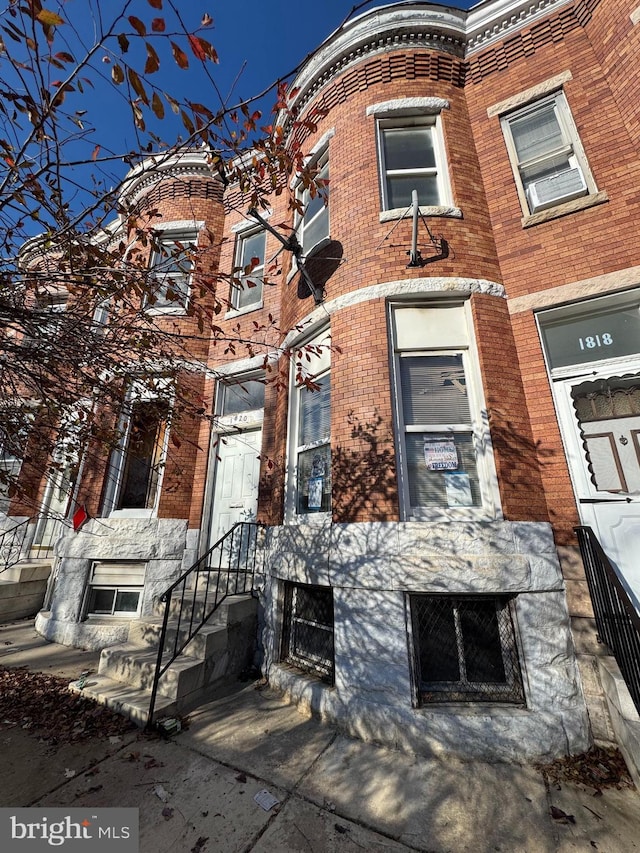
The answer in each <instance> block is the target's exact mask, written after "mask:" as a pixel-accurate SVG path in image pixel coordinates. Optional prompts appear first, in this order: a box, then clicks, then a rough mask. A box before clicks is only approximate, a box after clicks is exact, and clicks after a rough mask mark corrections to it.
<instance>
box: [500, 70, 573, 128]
mask: <svg viewBox="0 0 640 853" xmlns="http://www.w3.org/2000/svg"><path fill="white" fill-rule="evenodd" d="M572 79H573V74H572V73H571V71H568V70H567V71H562V72H561V73H560V74H556V75H555V77H549V79H548V80H543V82H542V83H538V84H537V85H536V86H531V88H529V89H525V90H524V91H523V92H518V94H517V95H512V96H511V97H510V98H506V99H505V100H504V101H499V102H498V103H497V104H493V106H491V107H487V115H488V116H489V118H493V117H494V116H499V115H502V113H506V112H510V111H511V110H516V109H518V107H524V106H525V105H526V104H529V103H531V102H532V101H537V100H538V99H539V98H543V97H544V96H545V95H550V94H551V92H554V91H555V90H556V89H561V88H562V87H563V86H564V84H565V83H567V82H568V81H569V80H572Z"/></svg>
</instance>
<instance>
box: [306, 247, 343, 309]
mask: <svg viewBox="0 0 640 853" xmlns="http://www.w3.org/2000/svg"><path fill="white" fill-rule="evenodd" d="M343 254H344V249H343V247H342V243H340V242H339V241H338V240H330V239H329V238H328V237H327V238H325V239H324V240H321V241H320V242H319V243H317V244H316V245H315V246H314V247H313V248H312V249H311V251H310V252H308V254H306V255H302V256H300V258H298V259H297V260H298V269H299V270H300V278H299V279H298V298H299V299H306V298H307V297H308V296H313V298H314V300H315V302H316V305H317V304H319V303H320V302H321V301H322V299H323V296H324V290H325V286H326V284H327V282H328V281H329V279H330V278H331V276H332V275H333V274H334V272H335V271H336V270H337V269H338V267H339V266H340V264H341V263H342V261H343Z"/></svg>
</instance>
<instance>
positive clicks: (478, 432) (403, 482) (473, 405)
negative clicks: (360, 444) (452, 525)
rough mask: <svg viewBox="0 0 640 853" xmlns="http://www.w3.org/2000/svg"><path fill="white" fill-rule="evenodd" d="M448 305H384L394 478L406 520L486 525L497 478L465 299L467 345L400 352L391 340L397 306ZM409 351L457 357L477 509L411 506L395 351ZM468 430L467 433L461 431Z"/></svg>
mask: <svg viewBox="0 0 640 853" xmlns="http://www.w3.org/2000/svg"><path fill="white" fill-rule="evenodd" d="M451 304H452V303H451V302H449V303H446V302H442V301H438V302H435V301H434V302H421V303H417V304H416V303H414V302H390V303H389V305H388V311H389V315H388V329H389V337H390V353H391V354H392V377H393V407H394V420H395V429H396V453H397V460H398V461H397V475H398V487H399V497H400V515H401V518H402V519H403V520H405V521H486V520H492V521H495V520H500V519H501V518H502V509H501V501H500V490H499V487H498V477H497V474H496V467H495V460H494V455H493V447H492V444H491V433H490V431H489V418H488V414H487V406H486V402H485V399H484V392H483V390H482V380H481V376H480V362H479V354H478V350H477V346H476V342H475V336H474V334H473V318H472V316H471V306H470V303H469V300H466V301H465V302H464V316H465V320H466V326H467V329H466V331H467V335H468V342H467V344H466V345H458V344H457V345H455V346H452V347H450V348H448V347H442V346H438V347H434V348H431V349H430V348H429V346H428V342H427V341H425V346H422V347H419V348H410V349H409V348H408V349H402V350H400V349H399V348H398V346H397V344H396V341H395V339H394V338H395V333H394V322H393V314H394V311H395V310H396V309H397V308H406V307H409V306H411V307H415V308H438V307H447V305H451ZM408 352H413V353H415V354H428V355H455V354H458V353H462V356H463V365H464V370H465V378H466V380H467V395H468V400H469V409H470V412H471V435H472V441H473V447H474V450H475V458H476V470H477V473H478V484H479V488H480V498H481V504H480V506H471V507H444V506H442V507H420V508H413V509H412V507H411V503H410V499H409V479H408V469H407V453H406V448H405V434H406V432H407V430H406V429H405V424H404V419H403V416H402V390H401V384H400V371H399V359H400V353H408ZM432 429H433V430H434V431H436V432H437V425H430V426H429V430H430V431H431V430H432ZM465 431H467V432H468V431H469V430H465Z"/></svg>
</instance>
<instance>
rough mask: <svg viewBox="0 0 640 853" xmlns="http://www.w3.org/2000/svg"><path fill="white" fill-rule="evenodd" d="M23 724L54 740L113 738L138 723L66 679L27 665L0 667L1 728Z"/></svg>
mask: <svg viewBox="0 0 640 853" xmlns="http://www.w3.org/2000/svg"><path fill="white" fill-rule="evenodd" d="M10 726H20V727H21V728H23V729H27V730H29V731H30V732H31V733H33V734H35V735H37V736H38V737H41V738H43V739H44V740H47V741H50V742H51V743H72V742H75V741H81V740H85V739H87V738H92V737H101V738H102V737H114V736H117V735H120V734H123V733H125V732H129V731H133V730H135V728H136V727H135V725H134V724H133V723H132V722H131V721H130V720H127V719H125V718H124V717H121V716H120V715H119V714H116V713H114V712H113V711H111V710H109V709H108V708H105V707H104V706H103V705H98V704H97V703H96V702H94V701H93V700H92V699H89V698H86V697H84V696H82V694H81V693H73V692H72V691H71V690H69V682H68V680H67V679H64V678H60V677H58V676H56V675H48V674H46V673H44V672H32V671H31V670H29V669H27V668H26V667H20V668H17V669H13V668H12V669H6V668H4V667H0V728H6V727H10Z"/></svg>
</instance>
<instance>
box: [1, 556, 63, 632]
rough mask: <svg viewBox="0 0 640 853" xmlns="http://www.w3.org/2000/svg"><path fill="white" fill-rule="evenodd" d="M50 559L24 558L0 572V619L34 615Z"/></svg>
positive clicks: (42, 599) (46, 576)
mask: <svg viewBox="0 0 640 853" xmlns="http://www.w3.org/2000/svg"><path fill="white" fill-rule="evenodd" d="M52 565H53V564H52V562H51V560H39V561H33V562H31V561H25V562H21V563H17V564H16V565H15V566H11V568H9V569H5V570H4V571H3V572H0V622H2V623H4V622H13V621H14V620H16V619H25V618H26V617H27V616H35V614H36V613H37V612H38V611H39V610H40V608H41V607H42V603H43V601H44V597H45V594H46V591H47V581H48V580H49V575H50V574H51V567H52Z"/></svg>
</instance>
